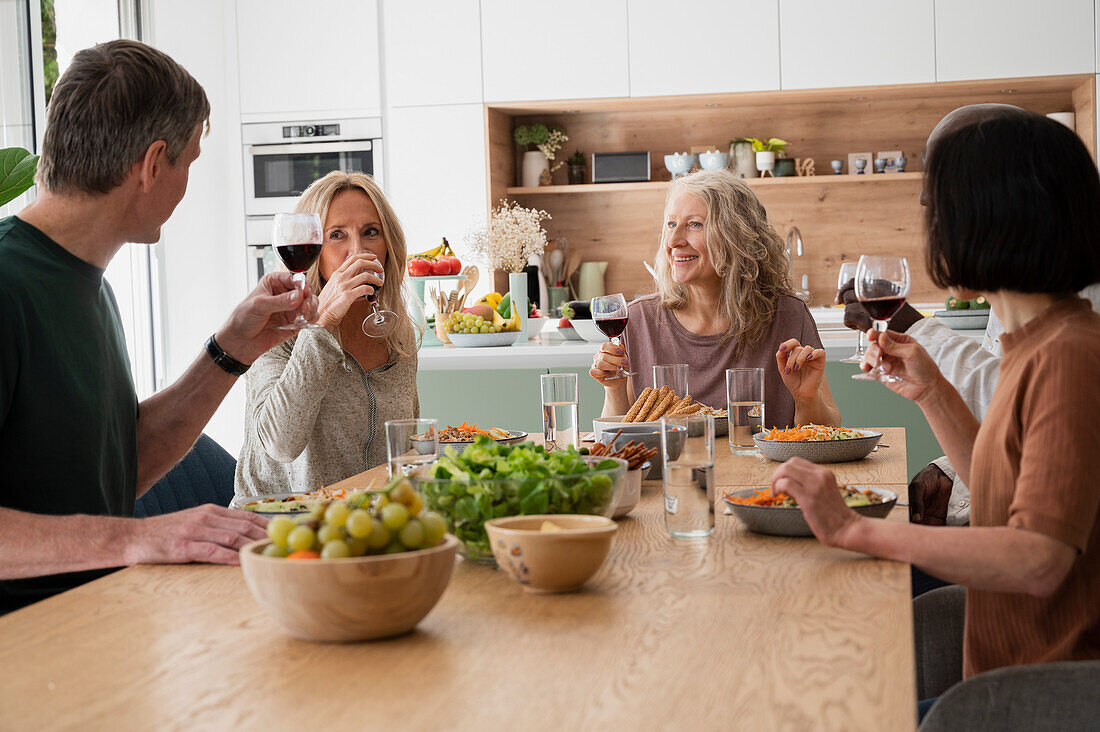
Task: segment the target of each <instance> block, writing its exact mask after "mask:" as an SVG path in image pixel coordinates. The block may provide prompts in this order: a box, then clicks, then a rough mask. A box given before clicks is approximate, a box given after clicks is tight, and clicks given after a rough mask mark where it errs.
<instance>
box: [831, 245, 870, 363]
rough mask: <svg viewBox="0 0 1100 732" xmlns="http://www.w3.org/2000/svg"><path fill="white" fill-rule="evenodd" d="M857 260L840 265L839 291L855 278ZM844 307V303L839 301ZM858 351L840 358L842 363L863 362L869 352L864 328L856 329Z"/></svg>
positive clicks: (838, 276) (837, 282)
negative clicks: (864, 356)
mask: <svg viewBox="0 0 1100 732" xmlns="http://www.w3.org/2000/svg"><path fill="white" fill-rule="evenodd" d="M856 266H857V263H856V262H843V263H841V265H840V274H838V275H837V278H836V289H837V292H838V293H839V292H840V291H841V290H843V289H844V286H845V285H847V284H848V283H849V282H851V281H853V280H855V277H856ZM838 305H840V306H841V307H843V305H844V303H838ZM856 334H857V335H856V352H855V353H853V354H852V355H851V356H848V357H847V358H842V359H840V362H841V363H862V362H863V355H864V354H865V353H866V352H867V335H866V334H865V333H864V332H863V331H862V330H857V331H856Z"/></svg>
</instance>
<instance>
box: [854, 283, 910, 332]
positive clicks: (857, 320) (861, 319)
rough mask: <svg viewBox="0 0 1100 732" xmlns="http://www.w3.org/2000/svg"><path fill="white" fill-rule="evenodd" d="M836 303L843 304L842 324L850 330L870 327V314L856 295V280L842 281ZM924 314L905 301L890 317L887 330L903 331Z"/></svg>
mask: <svg viewBox="0 0 1100 732" xmlns="http://www.w3.org/2000/svg"><path fill="white" fill-rule="evenodd" d="M836 304H837V305H843V306H844V325H845V327H847V328H851V329H852V330H862V331H864V332H866V331H868V330H870V329H871V316H870V315H868V314H867V311H866V310H864V309H863V306H862V305H860V304H859V298H857V297H856V281H855V280H854V279H851V280H848V281H847V282H845V283H844V286H843V287H841V288H840V289H839V290H837V293H836ZM923 317H924V316H923V315H921V314H920V313H918V312H917V310H916V308H914V307H913V306H912V305H910V304H909V303H908V302H906V303H905V304H904V305H902V306H901V310H899V311H898V312H897V315H895V316H894V317H893V318H891V319H890V323H889V325H888V326H887V328H888V329H889V330H894V331H897V332H898V333H904V332H905V331H907V330H909V327H910V326H911V325H913V323H915V322H917V321H918V320H920V319H921V318H923Z"/></svg>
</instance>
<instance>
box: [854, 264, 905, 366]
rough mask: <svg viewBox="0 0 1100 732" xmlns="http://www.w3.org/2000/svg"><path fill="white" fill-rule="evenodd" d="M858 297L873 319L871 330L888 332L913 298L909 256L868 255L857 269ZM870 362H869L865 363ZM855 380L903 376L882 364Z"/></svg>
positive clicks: (876, 364) (877, 364)
mask: <svg viewBox="0 0 1100 732" xmlns="http://www.w3.org/2000/svg"><path fill="white" fill-rule="evenodd" d="M856 296H857V297H858V298H859V303H860V305H862V306H863V309H864V310H866V311H867V314H868V315H869V316H871V321H872V323H871V327H872V329H873V330H874V331H875V332H877V333H884V332H885V331H886V329H887V326H888V325H889V323H890V318H892V317H894V314H895V313H897V311H898V310H900V309H901V306H902V305H904V304H905V298H907V297H908V296H909V262H908V260H906V258H905V257H878V256H868V255H866V254H864V255H863V256H861V257H860V258H859V264H858V265H857V266H856ZM864 363H865V364H866V363H868V361H866V360H865V361H864ZM852 378H853V379H860V380H865V381H882V382H887V383H889V382H896V381H900V379H901V377H899V376H895V375H893V374H888V373H886V372H884V371H883V370H882V368H881V364H879V363H878V362H876V363H875V366H874V368H872V369H871V370H870V371H868V372H866V373H858V374H855V375H854V376H852Z"/></svg>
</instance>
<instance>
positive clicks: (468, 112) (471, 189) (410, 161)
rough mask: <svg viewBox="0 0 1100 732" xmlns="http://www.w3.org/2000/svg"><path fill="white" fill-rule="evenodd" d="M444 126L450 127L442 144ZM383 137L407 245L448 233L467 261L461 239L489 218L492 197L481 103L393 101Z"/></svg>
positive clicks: (389, 186)
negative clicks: (399, 104) (423, 104)
mask: <svg viewBox="0 0 1100 732" xmlns="http://www.w3.org/2000/svg"><path fill="white" fill-rule="evenodd" d="M441 130H444V131H445V132H446V134H445V136H446V144H445V145H442V146H441V145H440V131H441ZM385 139H386V153H387V157H386V166H387V167H386V185H385V188H386V197H387V198H388V199H389V201H390V203H391V204H392V205H393V209H394V211H395V212H396V213H397V218H398V219H400V221H401V227H402V228H403V229H404V231H405V241H406V243H407V246H408V251H409V252H410V253H414V252H422V251H424V250H425V249H430V248H432V247H434V246H435V245H436V244H438V243H439V238H440V237H441V236H445V237H447V241H449V242H450V243H451V246H453V247H454V248H455V249H456V250H457V251H458V253H459V257H460V258H461V259H463V261H465V260H466V259H467V257H466V256H465V255H467V254H468V252H467V250H466V246H465V244H464V243H463V241H462V239H463V237H464V236H465V235H466V233H467V232H468V231H469V230H470V228H471V227H472V226H473V225H474V224H476V223H478V222H480V221H484V220H485V213H486V203H487V200H488V197H489V194H488V191H487V187H486V177H485V176H486V173H485V111H484V109H483V108H482V106H481V104H450V105H446V106H438V107H393V108H391V109H390V110H389V111H388V114H387V117H386V135H385ZM483 271H484V270H483ZM482 279H485V275H482ZM488 279H489V280H492V277H489V278H488ZM486 291H488V290H486Z"/></svg>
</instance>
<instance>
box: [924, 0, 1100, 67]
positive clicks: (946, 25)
mask: <svg viewBox="0 0 1100 732" xmlns="http://www.w3.org/2000/svg"><path fill="white" fill-rule="evenodd" d="M1094 12H1095V7H1094V4H1093V0H1044V2H1042V3H1021V2H1004V0H946V1H945V0H936V78H937V79H938V80H940V81H956V80H959V79H1003V78H1009V77H1014V76H1053V75H1056V74H1078V73H1091V72H1094V71H1096V45H1095V43H1096V37H1095V36H1096V25H1095V20H1094V17H1093V14H1094Z"/></svg>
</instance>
